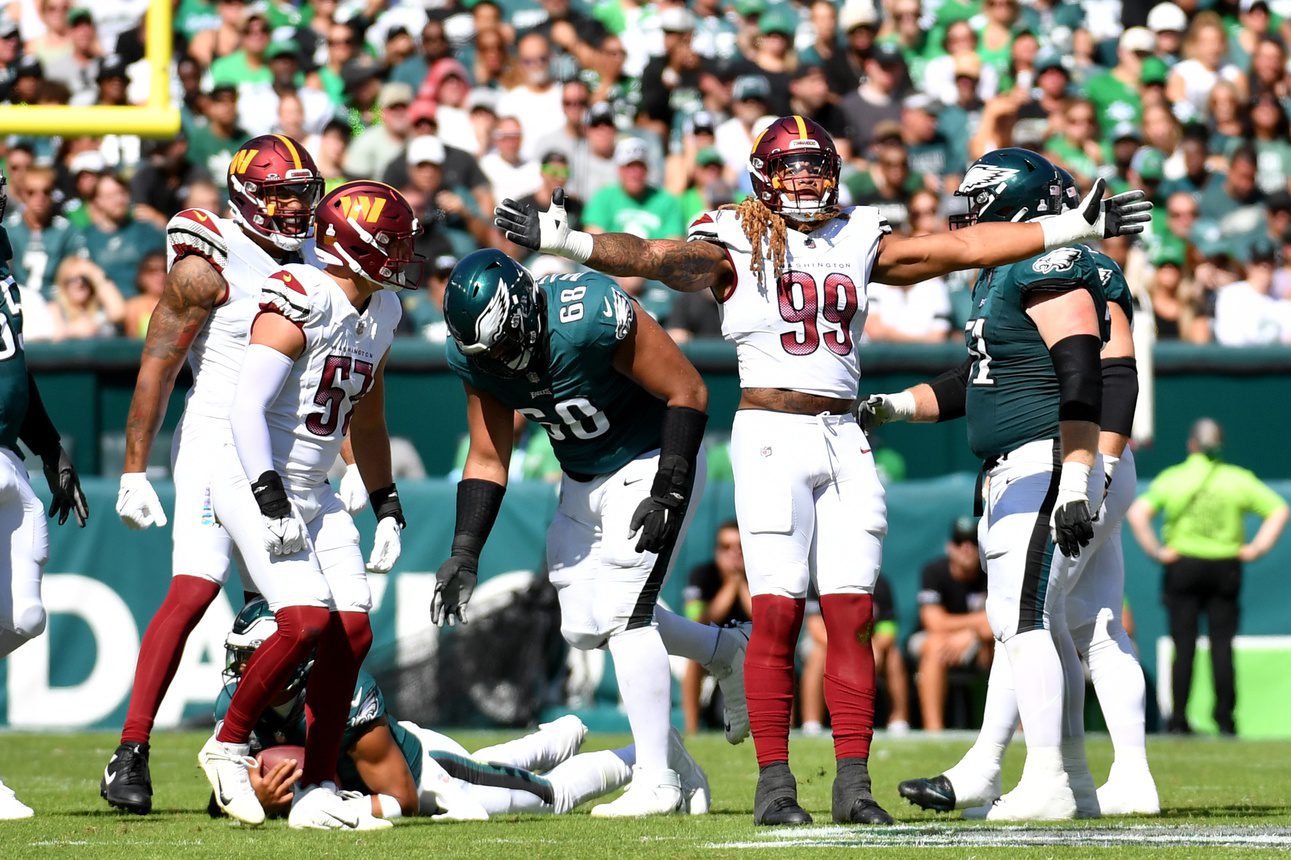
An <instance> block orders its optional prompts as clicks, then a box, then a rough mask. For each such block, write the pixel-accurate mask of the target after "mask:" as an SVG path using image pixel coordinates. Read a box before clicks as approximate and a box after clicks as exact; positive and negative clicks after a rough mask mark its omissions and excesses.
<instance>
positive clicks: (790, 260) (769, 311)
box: [686, 206, 892, 400]
mask: <svg viewBox="0 0 1291 860" xmlns="http://www.w3.org/2000/svg"><path fill="white" fill-rule="evenodd" d="M891 232H892V228H891V227H890V226H889V225H888V222H887V220H886V219H884V217H883V216H882V214H881V213H880V212H879V210H878V209H875V208H874V207H872V206H854V207H851V208H848V209H844V210H842V212H841V213H840V214H839V215H838V216H837V217H836V218H832V219H830V220H829V221H827V222H825V223H823V224H821V225H820V226H818V227H817V228H816V229H815V230H812V231H811V232H809V233H802V232H799V231H798V230H794V229H792V228H790V229H789V230H787V231H786V239H787V245H786V248H785V261H784V273H783V275H782V276H781V277H780V279H779V282H776V278H775V270H774V269H775V264H774V261H773V258H772V255H771V254H770V253H769V251H768V249H767V238H766V237H763V243H762V253H763V254H764V256H765V259H764V261H763V276H764V279H765V281H764V283H765V287H762V288H760V287H759V285H758V277H757V275H755V274H754V273H753V269H752V266H751V265H750V256H751V254H752V249H751V247H750V243H749V239H748V236H746V235H745V232H744V227H743V226H742V225H741V224H740V218H739V215H738V214H737V213H736V212H735V210H733V209H718V210H714V211H712V212H706V213H704V214H703V215H701V216H699V218H697V219H696V220H695V222H694V223H692V224H691V225H690V229H689V231H688V232H687V234H686V238H687V239H688V240H692V241H693V240H702V241H706V242H713V243H714V244H716V245H718V246H720V247H721V248H722V249H723V250H725V251H726V255H727V257H728V258H729V259H730V261H731V265H732V266H733V267H734V268H735V284H734V286H733V287H732V288H731V290H730V292H729V293H727V295H726V297H725V299H724V300H723V301H722V302H721V303H720V307H721V315H722V336H723V337H725V338H726V339H727V340H729V341H732V342H734V343H735V351H736V356H737V358H738V361H739V369H740V387H741V388H785V389H790V390H792V391H801V392H804V393H806V394H817V395H821V396H823V397H837V398H842V399H846V400H850V399H851V398H853V397H855V396H856V389H857V383H858V381H859V379H860V374H861V369H860V358H859V356H858V355H857V352H856V343H857V340H858V339H859V338H860V336H861V332H862V331H864V329H865V316H866V311H867V307H868V290H869V282H870V270H871V269H872V268H873V266H874V260H875V258H876V257H877V256H878V251H879V242H880V240H881V239H882V238H883V237H884V236H885V235H887V234H888V233H891Z"/></svg>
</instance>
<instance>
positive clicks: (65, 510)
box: [43, 445, 165, 528]
mask: <svg viewBox="0 0 1291 860" xmlns="http://www.w3.org/2000/svg"><path fill="white" fill-rule="evenodd" d="M43 465H44V468H45V480H46V481H48V482H49V492H50V495H51V496H52V497H53V498H52V499H51V500H50V503H49V515H50V516H51V517H52V516H54V515H55V514H58V524H59V525H60V526H61V525H62V524H63V523H65V522H67V517H68V515H69V514H73V513H74V514H76V524H77V525H78V526H80V527H81V528H85V520H86V519H87V518H88V517H89V515H90V506H89V505H88V504H87V503H86V501H85V493H83V492H81V478H80V476H79V475H77V474H76V467H75V466H73V465H72V458H71V457H69V456H67V452H66V451H64V450H63V446H62V445H59V446H58V455H57V456H53V457H49V458H47V459H45V460H44V461H43ZM153 498H156V496H155V495H154V496H153ZM158 507H160V506H158ZM162 522H165V516H164V515H163V517H162Z"/></svg>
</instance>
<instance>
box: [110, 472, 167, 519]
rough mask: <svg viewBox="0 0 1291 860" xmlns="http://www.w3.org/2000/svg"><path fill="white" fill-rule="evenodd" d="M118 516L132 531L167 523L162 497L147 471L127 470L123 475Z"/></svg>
mask: <svg viewBox="0 0 1291 860" xmlns="http://www.w3.org/2000/svg"><path fill="white" fill-rule="evenodd" d="M117 516H119V517H121V521H122V522H123V523H125V524H126V528H128V529H131V530H132V531H138V530H139V529H146V528H148V527H149V526H164V525H165V524H166V512H165V511H164V510H162V507H161V499H158V498H157V491H156V490H154V489H153V488H152V484H150V483H149V482H148V476H147V475H146V474H145V473H143V472H126V473H125V474H124V475H122V476H121V488H120V489H119V490H117Z"/></svg>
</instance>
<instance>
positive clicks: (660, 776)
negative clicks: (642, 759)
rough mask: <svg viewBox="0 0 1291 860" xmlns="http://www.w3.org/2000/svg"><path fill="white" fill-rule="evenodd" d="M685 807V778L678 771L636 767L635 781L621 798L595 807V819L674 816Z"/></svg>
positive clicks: (634, 772) (593, 811)
mask: <svg viewBox="0 0 1291 860" xmlns="http://www.w3.org/2000/svg"><path fill="white" fill-rule="evenodd" d="M682 809H683V797H682V792H681V778H680V777H679V776H677V772H676V771H675V770H669V769H664V770H654V771H652V770H646V769H645V768H643V767H641V766H640V765H637V766H636V767H634V768H632V782H631V784H629V785H628V790H627V791H625V792H623V794H621V795H619V797H618V799H617V800H612V801H610V802H609V803H602V804H600V805H598V806H593V807H592V817H593V818H641V817H643V816H646V815H673V814H675V813H678V812H681V811H682Z"/></svg>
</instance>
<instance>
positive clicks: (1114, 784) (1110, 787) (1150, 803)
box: [1098, 764, 1161, 815]
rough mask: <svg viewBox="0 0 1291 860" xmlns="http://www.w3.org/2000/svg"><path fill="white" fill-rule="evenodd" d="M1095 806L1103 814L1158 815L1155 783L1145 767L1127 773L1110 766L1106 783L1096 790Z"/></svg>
mask: <svg viewBox="0 0 1291 860" xmlns="http://www.w3.org/2000/svg"><path fill="white" fill-rule="evenodd" d="M1098 805H1099V807H1100V808H1101V809H1102V811H1103V814H1104V815H1160V814H1161V798H1160V797H1158V796H1157V784H1156V780H1154V779H1153V778H1152V772H1151V771H1150V770H1148V769H1147V767H1146V766H1144V767H1142V768H1135V769H1133V771H1131V769H1130V768H1122V767H1117V766H1116V765H1115V764H1113V765H1112V772H1111V773H1110V774H1108V776H1107V782H1105V783H1103V784H1102V785H1101V786H1100V787H1099V789H1098Z"/></svg>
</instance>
